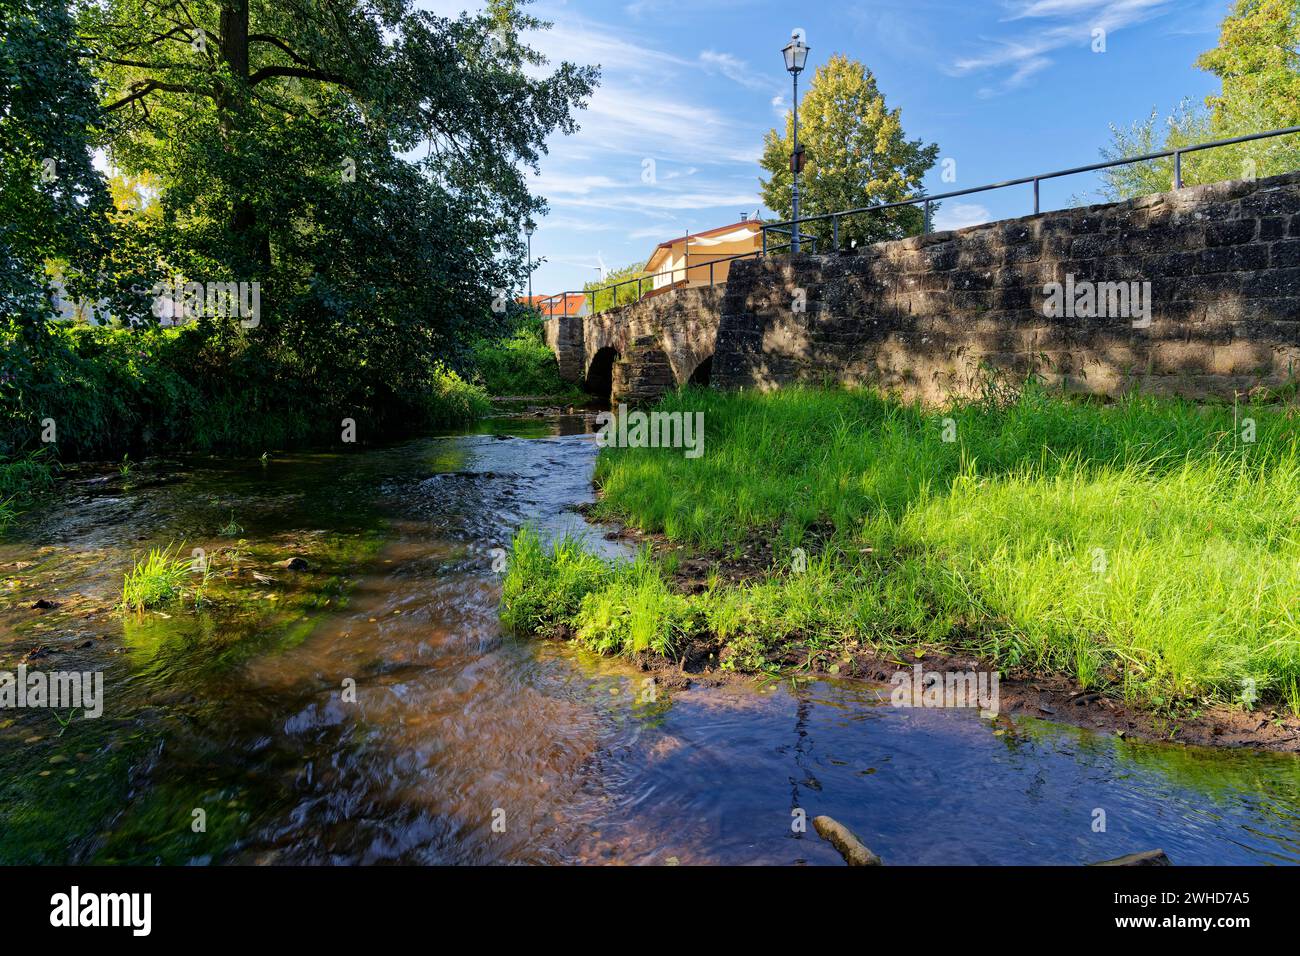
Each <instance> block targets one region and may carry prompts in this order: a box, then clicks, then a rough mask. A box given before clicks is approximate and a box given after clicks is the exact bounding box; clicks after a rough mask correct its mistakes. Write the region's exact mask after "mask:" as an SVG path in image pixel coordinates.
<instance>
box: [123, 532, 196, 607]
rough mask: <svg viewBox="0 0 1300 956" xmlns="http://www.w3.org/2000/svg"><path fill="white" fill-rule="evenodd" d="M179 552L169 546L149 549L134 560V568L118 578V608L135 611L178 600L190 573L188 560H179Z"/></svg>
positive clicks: (177, 547)
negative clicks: (119, 591)
mask: <svg viewBox="0 0 1300 956" xmlns="http://www.w3.org/2000/svg"><path fill="white" fill-rule="evenodd" d="M182 551H183V547H181V546H173V545H168V546H167V547H165V548H152V549H151V550H150V551H149V553H148V554H147V555H145V556H144V557H143V558H141V559H140V560H138V561H136V563H135V567H134V568H132V569H131V570H130V571H129V572H128V573H127V574H126V575H125V577H123V579H122V602H121V605H120V607H122V608H123V609H124V610H128V611H137V612H139V611H144V610H146V609H147V608H154V607H163V606H165V605H167V604H171V603H173V602H176V601H179V600H181V599H182V598H183V597H184V595H185V583H186V581H187V580H188V579H189V576H190V575H191V573H193V570H194V565H193V563H192V562H191V561H189V560H185V559H182V558H181V556H180V555H181V553H182Z"/></svg>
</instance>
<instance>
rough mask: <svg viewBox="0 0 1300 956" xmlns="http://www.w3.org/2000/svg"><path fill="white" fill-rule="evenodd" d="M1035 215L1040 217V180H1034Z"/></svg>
mask: <svg viewBox="0 0 1300 956" xmlns="http://www.w3.org/2000/svg"><path fill="white" fill-rule="evenodd" d="M1034 215H1035V216H1037V215H1038V180H1037V179H1036V178H1035V179H1034Z"/></svg>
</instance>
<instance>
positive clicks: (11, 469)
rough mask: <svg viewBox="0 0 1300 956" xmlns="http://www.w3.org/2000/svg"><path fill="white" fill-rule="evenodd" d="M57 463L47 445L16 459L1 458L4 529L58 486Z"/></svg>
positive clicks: (0, 497)
mask: <svg viewBox="0 0 1300 956" xmlns="http://www.w3.org/2000/svg"><path fill="white" fill-rule="evenodd" d="M54 471H55V464H54V462H53V461H52V459H51V456H50V455H49V454H48V452H47V450H46V449H42V450H40V451H36V452H32V453H31V454H29V455H24V456H22V457H20V458H17V459H14V460H12V461H6V460H3V459H0V531H3V530H4V529H5V528H6V527H8V526H9V524H10V523H11V522H12V521H13V520H14V518H15V517H16V516H17V515H18V513H19V512H20V511H21V510H23V509H24V508H26V507H27V506H28V505H30V504H31V503H32V502H33V501H36V500H37V499H39V498H40V497H41V496H42V495H44V494H45V493H46V492H48V491H49V490H50V489H51V488H53V487H54Z"/></svg>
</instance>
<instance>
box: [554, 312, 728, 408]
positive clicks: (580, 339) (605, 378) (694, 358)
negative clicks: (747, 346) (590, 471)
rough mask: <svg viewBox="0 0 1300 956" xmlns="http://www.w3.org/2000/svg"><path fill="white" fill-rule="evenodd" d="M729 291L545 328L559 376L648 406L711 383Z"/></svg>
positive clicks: (558, 321)
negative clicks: (723, 305) (692, 386)
mask: <svg viewBox="0 0 1300 956" xmlns="http://www.w3.org/2000/svg"><path fill="white" fill-rule="evenodd" d="M723 291H724V287H723V286H713V287H709V286H701V287H699V288H679V289H674V290H672V291H669V292H664V293H660V294H658V295H651V296H648V297H646V298H644V299H641V300H640V301H639V302H634V303H632V304H630V305H624V306H620V307H619V308H617V309H610V310H609V311H607V312H601V313H599V314H598V315H571V316H555V317H554V318H550V319H547V320H546V321H545V323H544V326H543V328H544V334H545V338H546V344H547V345H549V346H550V347H551V351H553V352H554V353H555V357H556V359H557V360H558V362H559V365H560V376H561V377H562V378H563V379H564V380H565V381H567V382H573V383H575V384H577V385H580V386H582V387H583V388H584V389H585V390H586V391H588V392H590V393H591V394H592V395H596V396H599V397H600V398H608V399H609V400H610V402H611V403H612V404H617V403H619V402H627V403H629V404H636V403H644V402H650V401H653V400H655V399H657V398H659V397H660V396H661V395H663V393H664V392H666V391H670V390H671V389H673V388H675V387H677V386H679V385H685V384H687V383H688V382H695V383H699V384H703V385H707V384H709V381H710V378H711V374H712V368H713V353H714V350H715V344H716V342H717V338H718V322H719V315H720V313H721V300H722V295H723Z"/></svg>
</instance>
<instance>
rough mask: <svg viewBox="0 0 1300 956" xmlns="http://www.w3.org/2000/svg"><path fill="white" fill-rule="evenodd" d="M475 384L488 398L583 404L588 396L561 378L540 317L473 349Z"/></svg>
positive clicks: (486, 340)
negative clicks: (543, 334)
mask: <svg viewBox="0 0 1300 956" xmlns="http://www.w3.org/2000/svg"><path fill="white" fill-rule="evenodd" d="M473 364H474V368H475V380H476V381H477V382H478V383H480V384H481V385H482V386H483V388H484V389H485V390H486V391H487V392H488V394H490V395H494V396H527V397H530V398H557V399H565V400H568V401H584V400H586V399H588V398H589V397H590V396H588V395H586V394H585V393H583V392H582V391H581V390H580V389H579V388H577V387H576V386H575V385H573V384H572V383H570V382H566V381H564V379H562V378H560V367H559V364H558V363H557V362H556V360H555V353H554V352H552V351H551V350H550V348H549V347H548V346H547V345H546V343H545V342H544V341H543V339H542V320H541V318H540V317H533V318H528V319H524V320H522V321H520V323H519V325H518V326H517V327H515V328H514V329H513V330H512V331H511V332H510V333H509V334H507V335H504V336H503V337H501V338H497V339H482V340H480V341H479V342H478V343H477V344H476V345H475V347H474V349H473Z"/></svg>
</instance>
